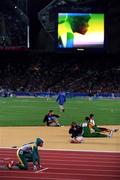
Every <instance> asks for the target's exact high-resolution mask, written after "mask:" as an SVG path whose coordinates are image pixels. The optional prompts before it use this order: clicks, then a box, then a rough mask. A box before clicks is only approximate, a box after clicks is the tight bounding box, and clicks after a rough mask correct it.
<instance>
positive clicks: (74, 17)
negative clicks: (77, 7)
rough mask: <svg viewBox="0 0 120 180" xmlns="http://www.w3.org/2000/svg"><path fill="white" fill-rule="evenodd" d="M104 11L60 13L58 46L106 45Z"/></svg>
mask: <svg viewBox="0 0 120 180" xmlns="http://www.w3.org/2000/svg"><path fill="white" fill-rule="evenodd" d="M104 31H105V28H104V14H103V13H58V26H57V40H58V41H57V42H58V43H57V45H58V48H101V47H103V46H104Z"/></svg>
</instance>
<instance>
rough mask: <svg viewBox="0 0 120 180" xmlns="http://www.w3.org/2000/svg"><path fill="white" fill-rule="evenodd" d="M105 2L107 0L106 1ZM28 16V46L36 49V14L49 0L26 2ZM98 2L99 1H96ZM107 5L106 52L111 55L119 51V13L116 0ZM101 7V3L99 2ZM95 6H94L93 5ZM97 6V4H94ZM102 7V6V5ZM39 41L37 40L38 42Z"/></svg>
mask: <svg viewBox="0 0 120 180" xmlns="http://www.w3.org/2000/svg"><path fill="white" fill-rule="evenodd" d="M106 1H107V0H106ZM28 2H29V3H28V16H29V18H30V44H31V48H33V49H36V46H37V43H36V42H37V40H38V35H39V32H40V30H41V27H42V26H41V24H40V22H39V20H38V18H37V15H38V12H39V11H40V10H41V9H43V8H44V7H45V6H47V5H48V4H49V3H50V2H51V0H28ZM97 2H99V0H98V1H97ZM108 2H109V3H108V4H109V5H107V6H106V11H107V21H106V22H107V24H106V28H107V29H106V31H107V32H106V34H107V37H108V40H107V43H108V51H109V52H110V53H111V52H113V53H118V52H119V51H120V46H119V43H120V36H119V32H120V28H119V27H120V26H119V22H120V11H119V8H120V6H119V4H118V1H117V0H111V1H108ZM100 3H101V5H102V2H100ZM94 5H95V4H94ZM96 5H97V4H96ZM102 6H104V4H103V5H102ZM38 41H39V40H38Z"/></svg>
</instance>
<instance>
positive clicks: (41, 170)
mask: <svg viewBox="0 0 120 180" xmlns="http://www.w3.org/2000/svg"><path fill="white" fill-rule="evenodd" d="M46 170H48V168H43V169H40V170H38V171H35V173H40V172H43V171H46Z"/></svg>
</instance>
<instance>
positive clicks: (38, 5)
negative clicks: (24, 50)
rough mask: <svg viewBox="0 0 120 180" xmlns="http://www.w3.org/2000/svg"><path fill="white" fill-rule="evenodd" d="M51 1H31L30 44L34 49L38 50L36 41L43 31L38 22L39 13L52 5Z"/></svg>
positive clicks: (29, 2) (29, 9) (29, 14)
mask: <svg viewBox="0 0 120 180" xmlns="http://www.w3.org/2000/svg"><path fill="white" fill-rule="evenodd" d="M50 2H51V0H34V1H33V0H29V1H28V16H29V19H30V44H31V47H32V48H36V41H37V38H38V34H39V32H40V30H41V24H40V22H39V20H38V17H37V15H38V12H39V11H40V10H41V9H43V8H44V7H45V6H47V5H48V3H50Z"/></svg>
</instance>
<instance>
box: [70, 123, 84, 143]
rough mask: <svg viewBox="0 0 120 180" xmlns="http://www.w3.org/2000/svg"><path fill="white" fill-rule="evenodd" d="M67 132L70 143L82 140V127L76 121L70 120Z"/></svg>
mask: <svg viewBox="0 0 120 180" xmlns="http://www.w3.org/2000/svg"><path fill="white" fill-rule="evenodd" d="M69 134H71V139H70V142H71V143H82V142H83V136H82V135H83V128H82V126H80V125H78V124H77V123H76V122H72V124H71V127H70V129H69Z"/></svg>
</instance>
